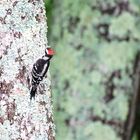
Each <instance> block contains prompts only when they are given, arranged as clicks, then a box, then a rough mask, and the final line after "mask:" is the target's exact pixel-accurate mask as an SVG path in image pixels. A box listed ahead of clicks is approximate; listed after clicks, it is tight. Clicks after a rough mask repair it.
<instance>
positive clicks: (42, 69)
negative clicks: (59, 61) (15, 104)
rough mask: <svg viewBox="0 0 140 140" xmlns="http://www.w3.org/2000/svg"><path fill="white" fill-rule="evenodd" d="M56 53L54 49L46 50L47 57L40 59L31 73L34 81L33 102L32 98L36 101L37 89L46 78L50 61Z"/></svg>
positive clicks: (32, 81) (32, 83) (32, 84)
mask: <svg viewBox="0 0 140 140" xmlns="http://www.w3.org/2000/svg"><path fill="white" fill-rule="evenodd" d="M54 53H55V52H54V50H53V49H52V48H46V49H45V55H43V56H42V58H39V59H38V60H37V61H36V62H35V63H34V64H33V67H32V71H31V76H32V80H31V90H30V100H32V98H34V99H35V95H36V92H37V87H38V85H39V84H40V82H41V81H42V80H43V78H44V77H45V75H46V73H47V71H48V69H49V66H50V60H51V58H52V57H53V55H54Z"/></svg>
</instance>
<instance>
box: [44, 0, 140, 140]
mask: <svg viewBox="0 0 140 140" xmlns="http://www.w3.org/2000/svg"><path fill="white" fill-rule="evenodd" d="M45 6H46V14H47V22H48V27H49V28H48V35H47V37H48V39H49V45H50V46H51V47H52V48H54V49H55V51H56V55H55V57H54V58H53V62H52V65H51V75H52V93H53V105H54V121H55V124H56V140H104V139H106V140H140V137H139V135H140V128H139V127H140V123H139V102H140V99H139V98H138V96H139V88H138V86H137V85H139V73H138V70H139V64H138V63H139V60H140V59H139V50H140V0H129V1H128V0H73V1H72V0H45ZM134 120H135V121H134Z"/></svg>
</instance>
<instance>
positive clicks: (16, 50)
mask: <svg viewBox="0 0 140 140" xmlns="http://www.w3.org/2000/svg"><path fill="white" fill-rule="evenodd" d="M46 32H47V25H46V17H45V8H44V2H43V0H2V1H1V0H0V140H54V135H55V134H54V123H53V118H52V105H51V88H50V85H51V82H50V75H49V73H48V74H47V77H46V78H44V80H43V81H42V83H41V84H40V85H39V88H38V91H37V95H36V98H35V100H32V101H30V99H29V98H30V86H31V85H30V81H31V80H30V79H31V69H32V65H33V63H34V62H35V61H36V60H37V59H38V58H40V57H42V55H44V50H45V48H46V47H48V44H47V38H46Z"/></svg>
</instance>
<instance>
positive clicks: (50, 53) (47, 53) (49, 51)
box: [45, 48, 55, 59]
mask: <svg viewBox="0 0 140 140" xmlns="http://www.w3.org/2000/svg"><path fill="white" fill-rule="evenodd" d="M54 54H55V52H54V50H53V49H52V48H46V49H45V57H48V58H49V59H51V58H52V57H53V55H54Z"/></svg>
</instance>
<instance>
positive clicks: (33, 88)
mask: <svg viewBox="0 0 140 140" xmlns="http://www.w3.org/2000/svg"><path fill="white" fill-rule="evenodd" d="M36 91H37V86H32V88H31V91H30V100H32V98H35V94H36Z"/></svg>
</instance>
